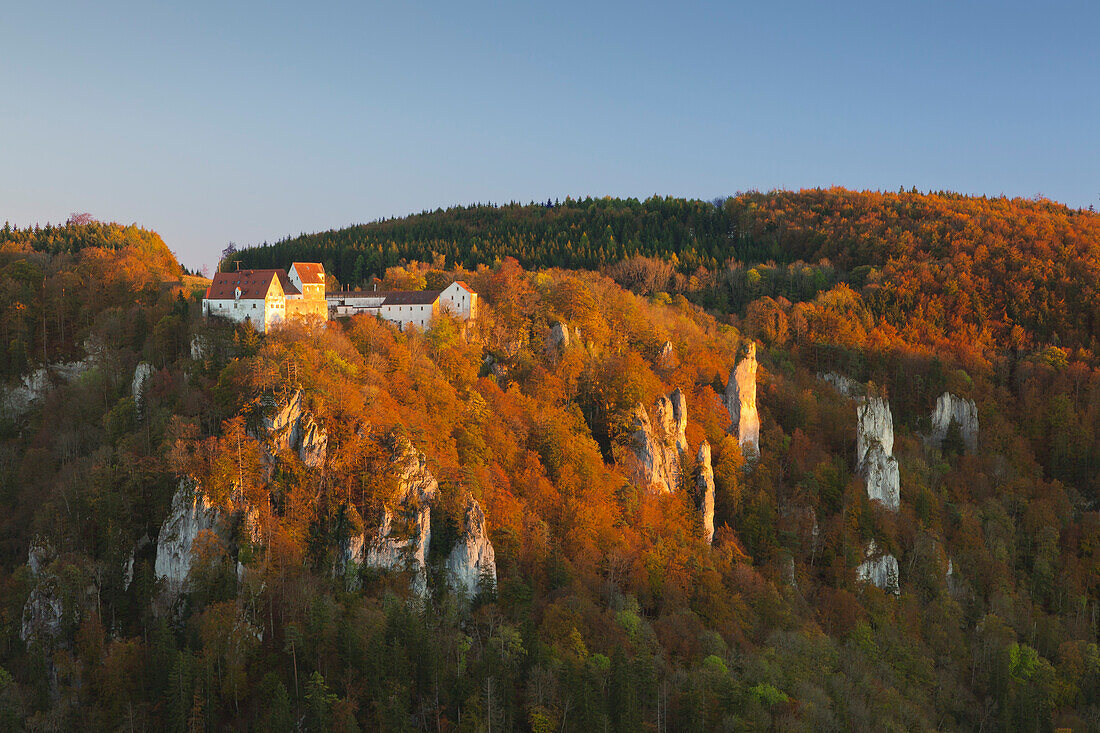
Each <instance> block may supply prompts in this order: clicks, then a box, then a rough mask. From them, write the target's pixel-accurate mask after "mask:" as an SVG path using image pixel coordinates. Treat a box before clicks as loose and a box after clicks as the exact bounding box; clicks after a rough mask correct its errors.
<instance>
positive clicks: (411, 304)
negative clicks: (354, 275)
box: [327, 280, 478, 328]
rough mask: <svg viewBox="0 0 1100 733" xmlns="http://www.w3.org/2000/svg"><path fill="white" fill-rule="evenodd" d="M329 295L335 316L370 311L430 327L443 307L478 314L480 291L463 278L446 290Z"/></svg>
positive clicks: (464, 316)
mask: <svg viewBox="0 0 1100 733" xmlns="http://www.w3.org/2000/svg"><path fill="white" fill-rule="evenodd" d="M327 298H328V304H329V310H330V312H331V313H332V315H333V316H353V315H357V314H359V313H367V314H369V315H373V316H377V317H379V318H382V319H385V320H387V321H390V322H392V323H396V324H398V325H399V326H401V327H402V328H404V327H405V326H418V327H420V328H427V327H428V326H430V325H431V322H432V319H433V318H434V317H435V316H436V315H438V314H439V313H440V312H441V311H442V310H447V311H449V312H451V313H452V314H454V315H456V316H458V317H459V318H462V319H463V320H472V319H474V318H476V317H477V305H478V300H477V293H475V292H474V290H473V288H471V287H470V286H469V285H467V284H466V283H465V282H463V281H462V280H457V281H455V282H453V283H451V284H450V285H448V286H447V287H446V288H444V289H443V290H360V291H352V292H343V293H329V294H328V296H327Z"/></svg>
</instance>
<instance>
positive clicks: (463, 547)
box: [447, 496, 497, 598]
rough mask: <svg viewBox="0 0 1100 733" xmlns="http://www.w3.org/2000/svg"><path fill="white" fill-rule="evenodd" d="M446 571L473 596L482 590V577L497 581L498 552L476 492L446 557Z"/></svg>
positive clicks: (457, 585) (461, 587) (453, 580)
mask: <svg viewBox="0 0 1100 733" xmlns="http://www.w3.org/2000/svg"><path fill="white" fill-rule="evenodd" d="M447 573H448V576H449V577H450V579H451V581H452V582H453V583H454V585H455V588H457V589H458V590H461V591H463V592H464V593H465V594H466V595H467V596H468V597H470V598H473V597H474V596H476V595H477V594H478V591H480V590H482V588H481V581H482V578H492V582H493V584H494V585H495V584H496V580H497V561H496V554H495V553H494V552H493V545H492V543H491V542H489V537H488V535H486V533H485V512H483V511H482V510H481V505H480V504H478V502H477V500H476V499H474V497H473V496H467V497H466V517H465V523H464V528H463V531H462V536H461V537H460V538H459V540H458V543H457V544H455V546H454V549H453V550H451V555H450V557H448V558H447Z"/></svg>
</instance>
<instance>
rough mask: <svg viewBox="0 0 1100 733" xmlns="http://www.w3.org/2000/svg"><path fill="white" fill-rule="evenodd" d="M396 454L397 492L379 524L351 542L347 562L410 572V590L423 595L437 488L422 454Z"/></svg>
mask: <svg viewBox="0 0 1100 733" xmlns="http://www.w3.org/2000/svg"><path fill="white" fill-rule="evenodd" d="M399 451H400V452H399V453H398V456H397V458H396V459H395V461H394V464H395V468H396V470H397V480H398V484H397V491H396V492H395V493H394V495H393V498H392V499H391V500H390V501H389V502H387V503H386V507H385V508H384V509H383V512H382V523H381V525H380V526H379V527H378V529H377V530H376V531H374V532H371V533H370V536H368V537H362V538H359V539H353V540H352V541H351V542H350V543H349V555H350V559H352V560H355V561H357V562H360V563H361V564H362V565H364V566H366V567H371V568H376V569H379V570H390V571H400V570H405V569H410V568H411V569H412V570H413V571H414V573H415V575H414V577H413V583H412V585H413V590H414V591H415V592H416V593H417V594H418V595H423V594H424V593H425V592H426V591H427V589H428V581H427V559H428V549H429V546H430V544H431V539H432V529H431V526H432V525H431V521H432V509H431V502H432V501H433V500H435V497H436V495H437V494H438V492H439V484H438V482H437V481H436V480H435V477H434V476H433V475H432V473H431V471H430V470H429V469H428V465H427V462H426V461H425V460H424V455H423V454H422V453H418V452H417V451H416V450H415V449H414V448H413V447H412V446H411V445H409V444H407V443H406V444H404V446H402V447H401V448H399ZM391 507H392V509H391Z"/></svg>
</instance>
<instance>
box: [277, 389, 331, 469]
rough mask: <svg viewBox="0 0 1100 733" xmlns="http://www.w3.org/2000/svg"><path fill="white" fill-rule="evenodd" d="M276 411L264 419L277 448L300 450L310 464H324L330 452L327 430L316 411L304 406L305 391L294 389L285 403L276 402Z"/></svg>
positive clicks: (303, 458) (317, 465) (316, 465)
mask: <svg viewBox="0 0 1100 733" xmlns="http://www.w3.org/2000/svg"><path fill="white" fill-rule="evenodd" d="M274 407H275V412H274V414H273V415H271V416H269V417H268V418H266V419H265V420H264V427H265V428H266V429H267V432H268V434H269V435H270V437H271V440H272V442H273V443H274V445H275V450H276V451H281V450H288V451H293V452H296V453H297V454H298V458H300V459H301V461H302V463H304V464H306V465H307V466H309V467H310V468H319V467H320V466H322V465H324V462H325V457H326V456H327V454H328V434H327V433H326V432H325V430H324V428H322V427H321V426H320V425H318V424H317V422H316V420H314V418H313V415H311V414H310V413H309V412H307V411H306V410H304V409H303V408H302V391H301V390H295V392H294V393H293V394H292V395H290V397H289V399H287V401H286V403H285V404H283V405H279V404H275V405H274Z"/></svg>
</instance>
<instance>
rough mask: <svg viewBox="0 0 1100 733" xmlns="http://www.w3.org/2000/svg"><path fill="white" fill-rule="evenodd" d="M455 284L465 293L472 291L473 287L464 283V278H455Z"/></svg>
mask: <svg viewBox="0 0 1100 733" xmlns="http://www.w3.org/2000/svg"><path fill="white" fill-rule="evenodd" d="M455 285H457V286H458V287H460V288H462V289H463V290H465V291H466V292H467V293H471V294H473V293H474V289H473V288H471V287H470V286H469V285H467V284H466V281H465V280H455Z"/></svg>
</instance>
